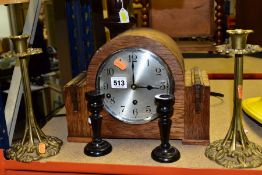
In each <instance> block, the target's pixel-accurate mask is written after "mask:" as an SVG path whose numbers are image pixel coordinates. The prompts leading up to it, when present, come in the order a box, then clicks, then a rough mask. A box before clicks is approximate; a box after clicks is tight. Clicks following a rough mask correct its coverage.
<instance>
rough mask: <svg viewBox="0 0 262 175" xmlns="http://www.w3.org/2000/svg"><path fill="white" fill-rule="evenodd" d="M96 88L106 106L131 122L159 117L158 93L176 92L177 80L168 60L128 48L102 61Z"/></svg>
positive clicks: (124, 120) (118, 117)
mask: <svg viewBox="0 0 262 175" xmlns="http://www.w3.org/2000/svg"><path fill="white" fill-rule="evenodd" d="M96 88H97V89H99V90H100V91H102V93H105V100H104V106H105V109H106V110H107V111H108V112H109V113H110V114H111V115H112V116H113V117H115V118H117V119H119V120H121V121H123V122H126V123H130V124H143V123H147V122H149V121H151V120H153V119H155V118H156V117H157V116H156V105H155V102H154V97H155V95H156V94H160V93H167V94H173V90H174V81H173V78H172V76H171V72H170V70H169V68H168V66H167V65H166V64H165V62H164V61H163V60H162V59H161V58H160V57H158V56H157V55H156V54H154V53H152V52H150V51H148V50H145V49H140V48H126V49H122V50H119V51H117V52H115V53H113V54H112V55H110V56H109V57H108V58H107V59H105V61H104V62H103V63H102V64H101V66H100V68H99V71H98V73H97V77H96Z"/></svg>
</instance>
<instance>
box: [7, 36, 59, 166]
mask: <svg viewBox="0 0 262 175" xmlns="http://www.w3.org/2000/svg"><path fill="white" fill-rule="evenodd" d="M28 38H29V36H27V35H20V36H14V37H11V40H12V42H13V45H14V50H15V53H16V56H17V57H19V61H20V67H21V74H22V81H23V88H24V100H25V104H26V105H25V107H26V109H25V111H26V126H25V132H24V136H23V138H22V140H19V141H18V142H17V143H15V144H13V145H12V147H11V148H10V150H9V151H8V153H9V158H10V159H13V160H17V161H21V162H31V161H35V160H39V159H41V158H44V157H49V156H53V155H56V154H57V153H58V152H59V150H60V148H61V146H62V144H63V142H62V141H61V140H60V139H58V138H56V137H51V136H47V135H45V134H44V133H43V131H42V130H41V129H40V128H39V126H38V124H37V122H36V120H35V116H34V111H33V107H32V106H33V105H32V96H31V88H30V81H29V74H28V58H29V56H30V55H35V54H39V53H41V52H42V50H41V49H33V48H28V46H27V39H28Z"/></svg>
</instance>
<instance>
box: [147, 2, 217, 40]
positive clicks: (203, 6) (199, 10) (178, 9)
mask: <svg viewBox="0 0 262 175" xmlns="http://www.w3.org/2000/svg"><path fill="white" fill-rule="evenodd" d="M150 14H151V25H152V28H154V29H157V30H160V31H162V32H165V33H167V34H169V35H170V36H171V37H175V38H177V37H192V36H213V33H214V1H213V0H194V1H192V0H175V1H170V0H161V1H157V0H152V1H151V12H150Z"/></svg>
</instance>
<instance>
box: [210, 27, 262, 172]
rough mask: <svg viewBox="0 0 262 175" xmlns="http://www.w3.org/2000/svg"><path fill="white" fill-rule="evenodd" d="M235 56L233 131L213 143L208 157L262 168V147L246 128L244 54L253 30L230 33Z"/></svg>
mask: <svg viewBox="0 0 262 175" xmlns="http://www.w3.org/2000/svg"><path fill="white" fill-rule="evenodd" d="M227 32H228V33H229V34H230V37H231V45H232V50H231V52H233V53H234V54H235V79H234V111H233V117H232V121H231V125H230V128H229V130H228V133H227V135H226V137H225V139H224V140H218V141H215V142H213V143H211V144H210V145H209V146H208V147H207V149H206V152H205V155H206V157H208V158H209V159H211V160H213V161H216V162H217V163H218V164H220V165H222V166H224V167H227V168H255V167H258V166H261V165H262V147H261V146H259V145H257V144H255V143H253V142H250V141H249V140H248V138H247V136H246V134H245V132H244V129H243V125H242V120H241V119H242V118H241V117H242V115H241V114H242V106H241V103H242V96H243V52H242V50H244V49H246V41H247V36H248V34H249V33H251V32H253V31H252V30H241V29H236V30H228V31H227Z"/></svg>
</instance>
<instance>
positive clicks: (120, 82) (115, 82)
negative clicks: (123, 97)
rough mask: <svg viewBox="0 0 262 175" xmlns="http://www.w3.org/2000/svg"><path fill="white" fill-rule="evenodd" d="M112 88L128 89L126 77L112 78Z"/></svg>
mask: <svg viewBox="0 0 262 175" xmlns="http://www.w3.org/2000/svg"><path fill="white" fill-rule="evenodd" d="M111 88H113V89H126V88H127V80H126V77H111Z"/></svg>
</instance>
